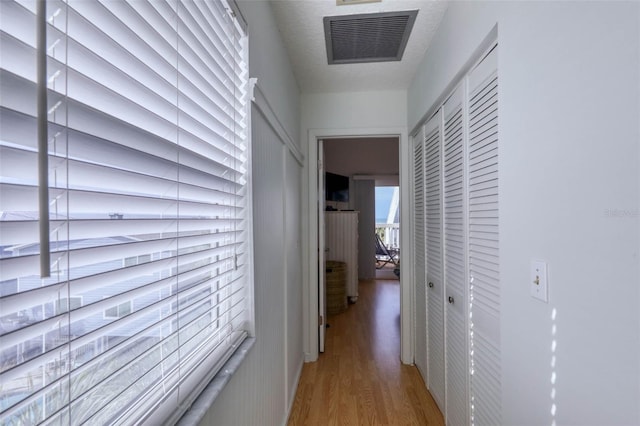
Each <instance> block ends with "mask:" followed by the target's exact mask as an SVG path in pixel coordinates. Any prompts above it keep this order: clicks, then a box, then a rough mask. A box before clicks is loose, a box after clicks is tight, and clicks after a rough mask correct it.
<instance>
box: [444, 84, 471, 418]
mask: <svg viewBox="0 0 640 426" xmlns="http://www.w3.org/2000/svg"><path fill="white" fill-rule="evenodd" d="M443 108H444V144H443V147H444V149H443V151H444V152H443V159H444V173H443V184H444V197H443V200H444V278H445V280H444V282H445V300H446V312H445V321H446V325H445V330H446V337H445V342H446V352H445V353H446V365H447V368H446V374H447V378H446V380H447V384H446V400H447V401H446V410H445V411H446V414H445V416H446V419H447V424H450V425H466V424H468V423H469V415H468V412H469V410H468V406H469V403H468V372H469V369H468V354H469V351H468V344H467V336H468V331H467V297H466V295H467V291H466V286H467V273H466V265H465V263H466V262H465V261H466V253H465V217H464V211H465V210H464V209H465V205H464V204H465V188H464V183H465V178H464V131H463V130H464V128H463V127H464V126H463V113H462V88H461V87H459V88H458V89H456V91H455V92H454V93H453V94H452V95H451V97H450V98H449V99H448V100H447V101H446V102H445V104H444V107H443Z"/></svg>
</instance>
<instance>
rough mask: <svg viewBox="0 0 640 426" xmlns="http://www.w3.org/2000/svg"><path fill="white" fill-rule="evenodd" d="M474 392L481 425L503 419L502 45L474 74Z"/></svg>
mask: <svg viewBox="0 0 640 426" xmlns="http://www.w3.org/2000/svg"><path fill="white" fill-rule="evenodd" d="M468 162H469V165H468V170H469V180H468V188H469V189H468V194H469V195H468V196H469V281H470V287H469V290H470V300H471V304H470V306H471V320H470V321H471V323H470V327H471V330H472V331H473V333H472V334H471V351H470V352H471V367H472V368H471V371H472V374H471V398H472V407H473V408H472V413H471V415H472V419H473V423H474V424H476V425H497V424H501V423H502V422H501V416H500V413H501V411H502V409H501V404H500V398H501V396H500V392H501V391H500V389H501V378H500V276H499V269H498V268H499V253H498V76H497V49H494V50H493V51H492V52H491V53H490V54H489V55H488V56H487V57H486V58H485V59H484V60H483V61H482V62H481V63H480V64H479V65H478V66H477V67H476V69H474V70H473V71H472V72H471V74H470V75H469V149H468Z"/></svg>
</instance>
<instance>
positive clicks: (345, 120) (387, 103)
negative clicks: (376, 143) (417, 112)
mask: <svg viewBox="0 0 640 426" xmlns="http://www.w3.org/2000/svg"><path fill="white" fill-rule="evenodd" d="M406 99H407V94H406V92H404V91H386V92H385V91H380V92H351V93H305V94H302V96H301V109H302V117H301V119H302V134H301V140H305V141H306V140H307V135H308V131H309V129H363V128H382V127H405V126H406V125H407V119H406V114H407V101H406Z"/></svg>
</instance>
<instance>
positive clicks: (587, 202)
mask: <svg viewBox="0 0 640 426" xmlns="http://www.w3.org/2000/svg"><path fill="white" fill-rule="evenodd" d="M496 24H497V32H498V43H499V45H498V49H499V50H498V58H499V59H498V61H499V66H498V72H499V79H500V89H499V90H500V94H499V110H500V124H499V126H500V127H499V133H500V152H499V155H500V215H501V218H500V235H501V238H500V256H501V265H500V268H501V284H502V293H501V297H502V327H501V333H502V357H503V368H502V372H501V373H502V383H503V391H502V400H503V404H502V406H503V416H502V418H503V424H519V425H539V424H551V423H552V421H554V420H555V422H556V423H557V424H589V425H596V424H607V425H613V424H620V425H622V424H627V425H631V424H640V318H639V312H640V294H639V287H640V267H639V263H640V213H639V212H640V175H639V173H640V172H639V171H640V150H639V147H640V128H639V124H638V122H639V117H640V85H639V82H640V65H639V63H640V30H639V28H640V3H638V2H627V3H623V2H584V3H582V2H496V3H493V2H462V1H459V2H452V3H450V6H449V9H448V12H447V14H446V15H445V18H444V20H443V22H442V24H441V26H440V28H439V31H438V33H437V35H436V37H435V39H434V42H433V44H432V46H431V47H430V49H429V51H428V52H427V55H426V57H425V60H424V62H423V63H422V65H421V67H420V69H419V71H418V73H417V74H416V78H415V81H414V82H413V84H412V86H411V87H410V88H409V91H408V117H409V128H410V129H411V128H413V127H414V126H415V125H416V124H418V121H419V119H420V118H421V117H422V116H423V115H424V114H425V113H427V110H429V109H430V108H431V106H432V105H433V104H434V102H435V101H436V100H437V99H438V98H439V97H441V96H442V95H443V94H444V91H445V88H446V87H447V85H449V84H450V83H451V81H452V78H453V77H454V75H455V74H457V73H458V72H459V71H460V70H461V69H462V68H463V66H464V65H465V62H466V61H467V60H468V59H469V58H470V57H471V56H472V54H473V53H474V50H475V49H476V48H477V46H478V45H479V44H480V43H481V42H482V40H483V39H484V38H485V36H486V35H487V34H489V32H490V31H491V30H492V28H493V27H494V26H495V25H496ZM532 259H543V260H546V261H547V262H548V265H549V287H550V294H549V303H548V304H544V303H542V302H540V301H537V300H534V299H533V298H531V297H530V296H529V285H530V284H529V281H530V280H529V265H530V261H531V260H532ZM554 310H555V311H556V313H557V316H556V319H555V321H554V320H552V312H553V311H554ZM553 326H555V327H556V334H555V335H552V327H553ZM553 341H555V342H556V345H557V346H556V355H557V359H556V364H555V366H554V367H552V366H551V357H552V352H551V347H552V342H553ZM553 372H555V374H556V380H555V389H556V394H555V399H554V400H552V397H551V390H552V387H553V386H554V385H553V384H552V380H551V377H552V373H553ZM552 403H555V405H556V408H557V409H556V412H555V416H553V415H552V412H551V411H552V410H551V407H552Z"/></svg>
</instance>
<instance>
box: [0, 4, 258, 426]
mask: <svg viewBox="0 0 640 426" xmlns="http://www.w3.org/2000/svg"><path fill="white" fill-rule="evenodd" d="M229 1H232V0H229ZM40 9H46V10H40ZM41 29H43V30H44V31H43V30H41ZM38 30H39V31H38ZM39 35H42V36H43V37H40V36H39ZM0 37H1V38H0V43H1V45H2V48H1V49H0V91H1V93H2V96H0V286H2V290H1V291H0V423H2V424H27V423H29V424H38V423H40V422H45V423H51V424H71V423H73V424H81V423H85V422H87V423H91V424H112V423H122V422H124V423H136V422H146V423H149V424H159V423H165V422H167V423H173V422H175V421H177V419H178V418H179V416H180V415H181V414H182V411H181V410H183V408H182V407H188V406H189V405H190V403H191V402H192V400H193V399H195V397H196V396H197V394H198V393H199V392H200V390H201V389H202V387H203V386H205V385H206V384H207V382H208V381H209V380H210V379H211V378H212V377H213V375H214V374H215V373H216V372H217V371H218V370H219V369H220V368H221V366H222V365H223V364H224V362H225V361H226V360H227V359H228V358H229V357H230V356H231V355H232V354H233V352H234V348H236V347H237V346H238V345H239V343H240V342H241V341H242V340H243V339H244V338H245V337H246V336H247V335H248V334H249V333H250V331H251V330H252V327H253V317H252V315H253V313H252V307H251V304H250V302H249V300H250V297H249V296H250V294H251V291H252V285H253V284H252V281H251V271H250V267H249V265H250V253H251V235H250V229H251V227H250V219H251V213H250V202H249V200H250V189H251V188H250V179H249V174H248V170H250V163H249V154H250V146H249V137H248V134H247V133H248V131H249V130H248V129H249V123H248V117H249V115H248V108H249V103H248V68H247V40H246V34H245V30H244V23H243V22H242V21H241V17H240V15H239V13H238V12H237V10H236V7H235V5H234V4H233V3H229V2H228V1H225V0H217V1H205V0H180V1H160V0H158V1H153V2H143V1H129V2H127V1H124V0H122V1H121V0H113V1H108V2H93V1H84V0H50V1H46V2H44V1H43V2H41V1H34V0H16V1H10V0H2V2H0ZM41 271H42V272H41ZM5 284H6V285H5Z"/></svg>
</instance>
